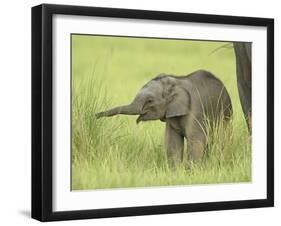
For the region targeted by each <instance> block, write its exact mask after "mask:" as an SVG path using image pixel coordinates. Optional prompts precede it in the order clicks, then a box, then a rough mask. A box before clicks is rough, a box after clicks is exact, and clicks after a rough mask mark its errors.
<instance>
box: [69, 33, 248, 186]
mask: <svg viewBox="0 0 281 226" xmlns="http://www.w3.org/2000/svg"><path fill="white" fill-rule="evenodd" d="M223 44H224V43H219V42H202V41H201V42H199V41H198V42H197V41H175V40H157V39H130V38H116V37H98V36H79V35H75V36H73V37H72V90H73V92H72V189H73V190H81V189H102V188H120V187H143V186H166V185H187V184H209V183H233V182H248V181H250V180H251V143H250V137H249V134H248V131H247V127H246V124H245V121H244V118H243V114H242V111H241V106H240V102H239V98H238V93H237V86H236V76H235V58H234V55H233V51H232V49H221V50H219V51H216V53H213V54H210V53H211V52H212V51H213V50H214V49H216V48H217V47H219V46H221V45H223ZM198 69H205V70H209V71H211V72H213V73H214V74H215V75H217V76H218V77H219V78H220V79H221V80H222V81H223V82H224V84H225V85H226V87H227V90H228V91H229V93H230V96H231V99H232V104H233V109H234V115H233V118H232V119H231V120H230V121H229V123H228V126H227V127H223V126H222V125H221V124H218V125H217V126H216V127H215V128H214V129H213V130H212V131H211V132H210V133H209V138H208V139H209V141H208V146H207V148H206V150H205V155H204V158H203V160H202V161H201V162H200V163H197V164H189V163H188V161H187V150H186V148H185V153H184V162H183V164H181V165H180V166H178V167H177V168H176V169H171V168H170V167H169V166H168V162H167V158H166V153H165V150H164V123H162V122H160V121H151V122H145V123H140V124H139V125H137V124H136V122H135V120H136V117H135V116H115V117H111V118H102V119H99V120H97V119H96V118H95V113H96V112H99V111H102V110H105V109H107V108H110V107H113V106H116V105H121V104H126V103H129V102H130V101H131V100H132V99H133V97H134V95H135V94H136V93H137V92H138V90H139V89H140V88H141V87H142V86H143V85H144V84H145V83H146V82H147V81H149V80H150V79H152V78H153V77H155V76H156V75H157V74H159V73H161V72H165V73H171V74H177V75H186V74H188V73H190V72H193V71H194V70H198Z"/></svg>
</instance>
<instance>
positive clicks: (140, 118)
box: [136, 114, 145, 124]
mask: <svg viewBox="0 0 281 226" xmlns="http://www.w3.org/2000/svg"><path fill="white" fill-rule="evenodd" d="M144 115H145V114H142V115H140V116H139V117H138V118H137V120H136V123H137V124H139V123H140V122H141V121H142V119H143V116H144Z"/></svg>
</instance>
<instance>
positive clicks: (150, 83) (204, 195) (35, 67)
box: [32, 4, 274, 221]
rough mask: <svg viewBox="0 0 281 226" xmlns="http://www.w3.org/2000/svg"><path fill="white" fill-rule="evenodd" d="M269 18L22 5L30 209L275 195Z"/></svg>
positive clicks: (187, 206) (113, 213) (74, 213)
mask: <svg viewBox="0 0 281 226" xmlns="http://www.w3.org/2000/svg"><path fill="white" fill-rule="evenodd" d="M273 37H274V21H273V19H268V18H250V17H236V16H218V15H203V14H189V13H176V12H160V11H144V10H132V9H114V8H97V7H82V6H65V5H48V4H43V5H39V6H35V7H33V8H32V217H33V218H35V219H38V220H40V221H54V220H70V219H85V218H102V217H121V216H134V215H147V214H165V213H179V212H192V211H209V210H226V209H238V208H255V207H269V206H273V205H274V190H273V188H274V180H273V178H274V170H273V168H274V165H273V164H274V161H273V155H274V137H273V134H274V106H273V103H274V96H273V93H274V91H273V87H274V85H273V82H274V74H273V73H274V70H273V68H274V59H273V58H274V53H273V52H274V40H273Z"/></svg>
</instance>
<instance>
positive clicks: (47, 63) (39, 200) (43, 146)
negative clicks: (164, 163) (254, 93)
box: [32, 4, 274, 221]
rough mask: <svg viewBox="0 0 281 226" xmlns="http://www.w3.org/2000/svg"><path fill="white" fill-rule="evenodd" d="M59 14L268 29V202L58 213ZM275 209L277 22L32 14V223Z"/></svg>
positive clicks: (52, 8) (86, 12)
mask: <svg viewBox="0 0 281 226" xmlns="http://www.w3.org/2000/svg"><path fill="white" fill-rule="evenodd" d="M55 14H64V15H82V16H96V17H111V18H128V19H129V18H133V19H147V20H162V21H182V22H195V23H211V24H227V25H247V26H260V27H266V28H267V198H266V199H257V200H246V201H244V200H241V201H226V202H209V203H195V204H171V205H160V206H142V207H128V208H110V209H93V210H73V211H63V212H54V211H53V210H52V199H53V196H52V185H53V181H52V136H53V134H52V123H53V118H52V110H53V101H52V99H53V94H52V89H53V82H52V81H53V79H52V47H53V46H52V18H53V15H55ZM270 206H274V20H273V19H268V18H253V17H237V16H222V15H206V14H190V13H177V12H161V11H146V10H132V9H117V8H99V7H83V6H66V5H50V4H43V5H39V6H35V7H33V8H32V218H34V219H37V220H40V221H56V220H73V219H86V218H106V217H122V216H135V215H149V214H168V213H180V212H195V211H210V210H228V209H243V208H257V207H270Z"/></svg>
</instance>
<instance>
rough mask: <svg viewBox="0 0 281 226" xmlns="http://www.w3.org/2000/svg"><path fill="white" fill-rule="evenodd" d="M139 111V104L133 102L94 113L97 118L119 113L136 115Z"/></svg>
mask: <svg viewBox="0 0 281 226" xmlns="http://www.w3.org/2000/svg"><path fill="white" fill-rule="evenodd" d="M140 112H141V109H140V107H139V105H138V104H135V103H132V104H129V105H124V106H119V107H115V108H112V109H110V110H108V111H104V112H99V113H97V114H96V117H97V118H101V117H111V116H114V115H119V114H123V115H138V114H140Z"/></svg>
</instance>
